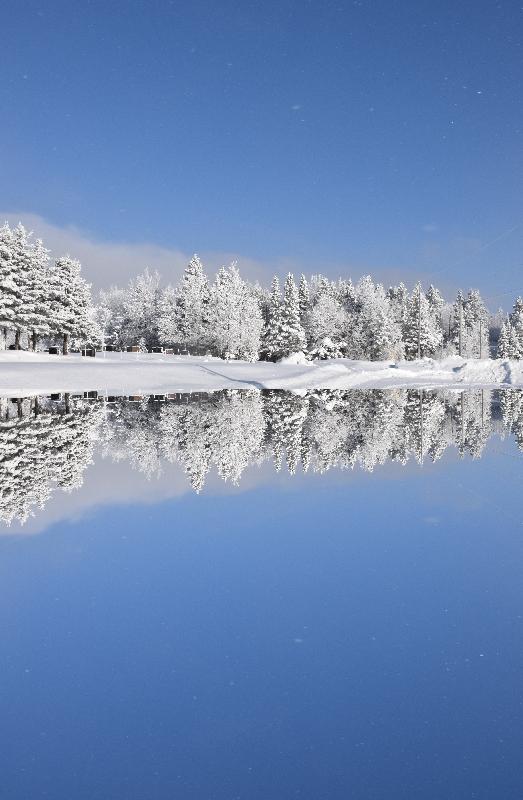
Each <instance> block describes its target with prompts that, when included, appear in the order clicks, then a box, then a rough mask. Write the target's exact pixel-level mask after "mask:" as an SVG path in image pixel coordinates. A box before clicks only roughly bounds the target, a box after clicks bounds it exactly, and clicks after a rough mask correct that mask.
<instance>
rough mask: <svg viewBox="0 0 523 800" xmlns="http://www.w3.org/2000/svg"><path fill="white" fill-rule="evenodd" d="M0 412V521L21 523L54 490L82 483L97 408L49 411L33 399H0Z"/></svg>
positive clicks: (66, 405)
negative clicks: (8, 400)
mask: <svg viewBox="0 0 523 800" xmlns="http://www.w3.org/2000/svg"><path fill="white" fill-rule="evenodd" d="M9 406H11V408H9ZM13 409H14V410H15V411H16V415H15V416H13ZM0 414H1V420H2V421H1V422H0V520H2V521H4V522H7V523H8V524H9V523H10V522H12V521H13V520H15V519H17V520H19V521H20V522H25V520H26V519H27V518H28V517H29V516H30V515H31V514H32V513H33V509H34V508H35V507H36V508H43V506H44V505H45V503H46V502H47V500H48V499H49V497H50V496H51V494H52V492H53V489H54V488H56V487H59V488H61V489H64V490H65V491H72V490H73V489H78V488H79V487H80V486H81V485H82V481H83V473H84V472H85V469H86V468H87V466H88V465H89V464H90V463H91V461H92V454H93V432H94V431H95V430H96V429H97V427H98V423H99V418H100V407H99V406H93V405H89V404H83V403H82V404H77V406H76V407H75V409H74V411H71V410H70V408H69V403H68V402H66V403H64V404H60V405H57V404H53V406H52V409H51V408H49V406H48V405H46V403H45V401H44V402H42V401H41V400H40V399H38V398H33V399H31V400H17V401H14V402H9V403H8V402H6V401H2V402H1V403H0Z"/></svg>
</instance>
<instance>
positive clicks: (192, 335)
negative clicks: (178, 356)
mask: <svg viewBox="0 0 523 800" xmlns="http://www.w3.org/2000/svg"><path fill="white" fill-rule="evenodd" d="M177 295H178V302H177V305H176V332H177V342H172V344H181V345H184V346H185V347H187V349H188V350H191V349H192V350H194V349H199V348H202V347H206V346H207V344H208V340H209V318H208V306H209V284H208V280H207V277H206V276H205V274H204V272H203V266H202V262H201V261H200V259H199V258H198V256H197V255H196V254H195V255H194V256H193V257H192V258H191V260H190V262H189V264H188V265H187V267H186V268H185V271H184V273H183V276H182V280H181V282H180V285H179V287H178V292H177Z"/></svg>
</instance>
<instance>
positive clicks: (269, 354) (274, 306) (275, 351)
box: [261, 275, 282, 361]
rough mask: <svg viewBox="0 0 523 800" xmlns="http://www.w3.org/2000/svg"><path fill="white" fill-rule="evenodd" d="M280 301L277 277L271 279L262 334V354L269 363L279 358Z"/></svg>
mask: <svg viewBox="0 0 523 800" xmlns="http://www.w3.org/2000/svg"><path fill="white" fill-rule="evenodd" d="M281 314H282V300H281V290H280V281H279V278H278V276H277V275H275V276H274V278H273V279H272V284H271V295H270V299H269V305H268V309H267V319H266V320H265V326H264V329H263V333H262V344H261V350H262V354H263V356H264V357H265V358H267V359H268V360H269V361H276V360H277V359H278V358H279V357H280V352H281V342H280V328H281Z"/></svg>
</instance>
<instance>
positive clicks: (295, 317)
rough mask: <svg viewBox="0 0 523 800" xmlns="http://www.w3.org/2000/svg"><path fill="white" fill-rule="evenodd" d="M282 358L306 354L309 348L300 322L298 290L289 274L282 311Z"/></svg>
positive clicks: (286, 280)
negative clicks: (294, 354)
mask: <svg viewBox="0 0 523 800" xmlns="http://www.w3.org/2000/svg"><path fill="white" fill-rule="evenodd" d="M280 341H281V351H282V352H281V357H283V356H288V355H290V354H291V353H299V352H304V351H305V349H306V347H307V342H306V340H305V332H304V330H303V327H302V324H301V321H300V303H299V298H298V288H297V286H296V283H295V282H294V276H293V275H292V273H290V272H289V274H288V275H287V277H286V279H285V286H284V292H283V304H282V309H281V334H280Z"/></svg>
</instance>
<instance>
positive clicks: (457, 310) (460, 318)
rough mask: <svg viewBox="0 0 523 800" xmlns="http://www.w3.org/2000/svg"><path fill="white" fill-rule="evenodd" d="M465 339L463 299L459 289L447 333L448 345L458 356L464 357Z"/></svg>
mask: <svg viewBox="0 0 523 800" xmlns="http://www.w3.org/2000/svg"><path fill="white" fill-rule="evenodd" d="M466 338H467V334H466V330H465V298H464V297H463V292H462V291H461V289H460V290H459V291H458V294H457V296H456V299H455V301H454V303H453V305H452V315H451V323H450V332H449V343H450V344H451V345H452V346H453V347H454V349H455V351H456V353H457V354H458V355H459V356H464V355H465V354H466Z"/></svg>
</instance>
